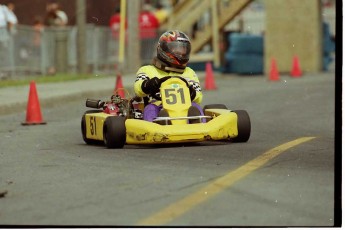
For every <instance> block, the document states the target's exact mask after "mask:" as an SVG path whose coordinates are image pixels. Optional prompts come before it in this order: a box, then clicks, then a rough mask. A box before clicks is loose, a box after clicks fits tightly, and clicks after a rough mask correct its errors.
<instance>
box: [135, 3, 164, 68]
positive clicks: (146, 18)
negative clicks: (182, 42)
mask: <svg viewBox="0 0 345 230" xmlns="http://www.w3.org/2000/svg"><path fill="white" fill-rule="evenodd" d="M139 28H140V39H141V58H142V62H143V63H149V62H151V60H152V57H153V55H154V53H153V52H148V50H154V46H155V42H156V40H157V36H158V35H157V34H158V33H157V32H158V29H159V21H158V19H157V17H156V15H155V14H154V13H153V12H151V6H150V5H148V4H145V5H143V8H142V11H141V12H140V15H139Z"/></svg>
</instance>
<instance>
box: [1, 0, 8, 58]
mask: <svg viewBox="0 0 345 230" xmlns="http://www.w3.org/2000/svg"><path fill="white" fill-rule="evenodd" d="M8 18H9V10H8V8H7V6H5V5H1V4H0V45H2V46H4V45H5V43H6V42H7V41H8V39H9V34H8ZM0 48H1V46H0ZM2 53H3V52H2Z"/></svg>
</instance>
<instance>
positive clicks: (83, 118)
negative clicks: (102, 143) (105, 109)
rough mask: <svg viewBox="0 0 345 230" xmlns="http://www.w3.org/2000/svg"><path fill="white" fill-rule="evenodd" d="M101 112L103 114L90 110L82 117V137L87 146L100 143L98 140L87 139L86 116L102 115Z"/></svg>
mask: <svg viewBox="0 0 345 230" xmlns="http://www.w3.org/2000/svg"><path fill="white" fill-rule="evenodd" d="M100 112H102V110H88V111H86V112H85V113H84V114H83V116H82V118H81V134H82V136H83V140H84V142H85V143H86V144H88V145H93V144H98V143H99V141H97V140H92V139H89V138H87V137H86V121H85V115H86V114H89V113H100Z"/></svg>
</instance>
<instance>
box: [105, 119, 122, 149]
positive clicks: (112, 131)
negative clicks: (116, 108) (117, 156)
mask: <svg viewBox="0 0 345 230" xmlns="http://www.w3.org/2000/svg"><path fill="white" fill-rule="evenodd" d="M125 122H126V118H125V117H117V116H111V117H108V118H107V119H106V120H105V122H104V127H103V140H104V144H105V146H106V147H107V148H109V149H113V148H123V146H124V145H125V143H126V125H125Z"/></svg>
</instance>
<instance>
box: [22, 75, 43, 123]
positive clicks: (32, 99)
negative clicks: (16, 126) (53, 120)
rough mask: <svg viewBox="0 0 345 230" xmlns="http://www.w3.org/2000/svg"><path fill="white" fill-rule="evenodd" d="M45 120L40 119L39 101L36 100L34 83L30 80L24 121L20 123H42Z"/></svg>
mask: <svg viewBox="0 0 345 230" xmlns="http://www.w3.org/2000/svg"><path fill="white" fill-rule="evenodd" d="M43 124H46V122H44V121H43V119H42V114H41V108H40V102H39V100H38V95H37V90H36V83H35V82H34V81H31V83H30V91H29V100H28V104H27V108H26V121H25V122H22V125H43Z"/></svg>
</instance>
